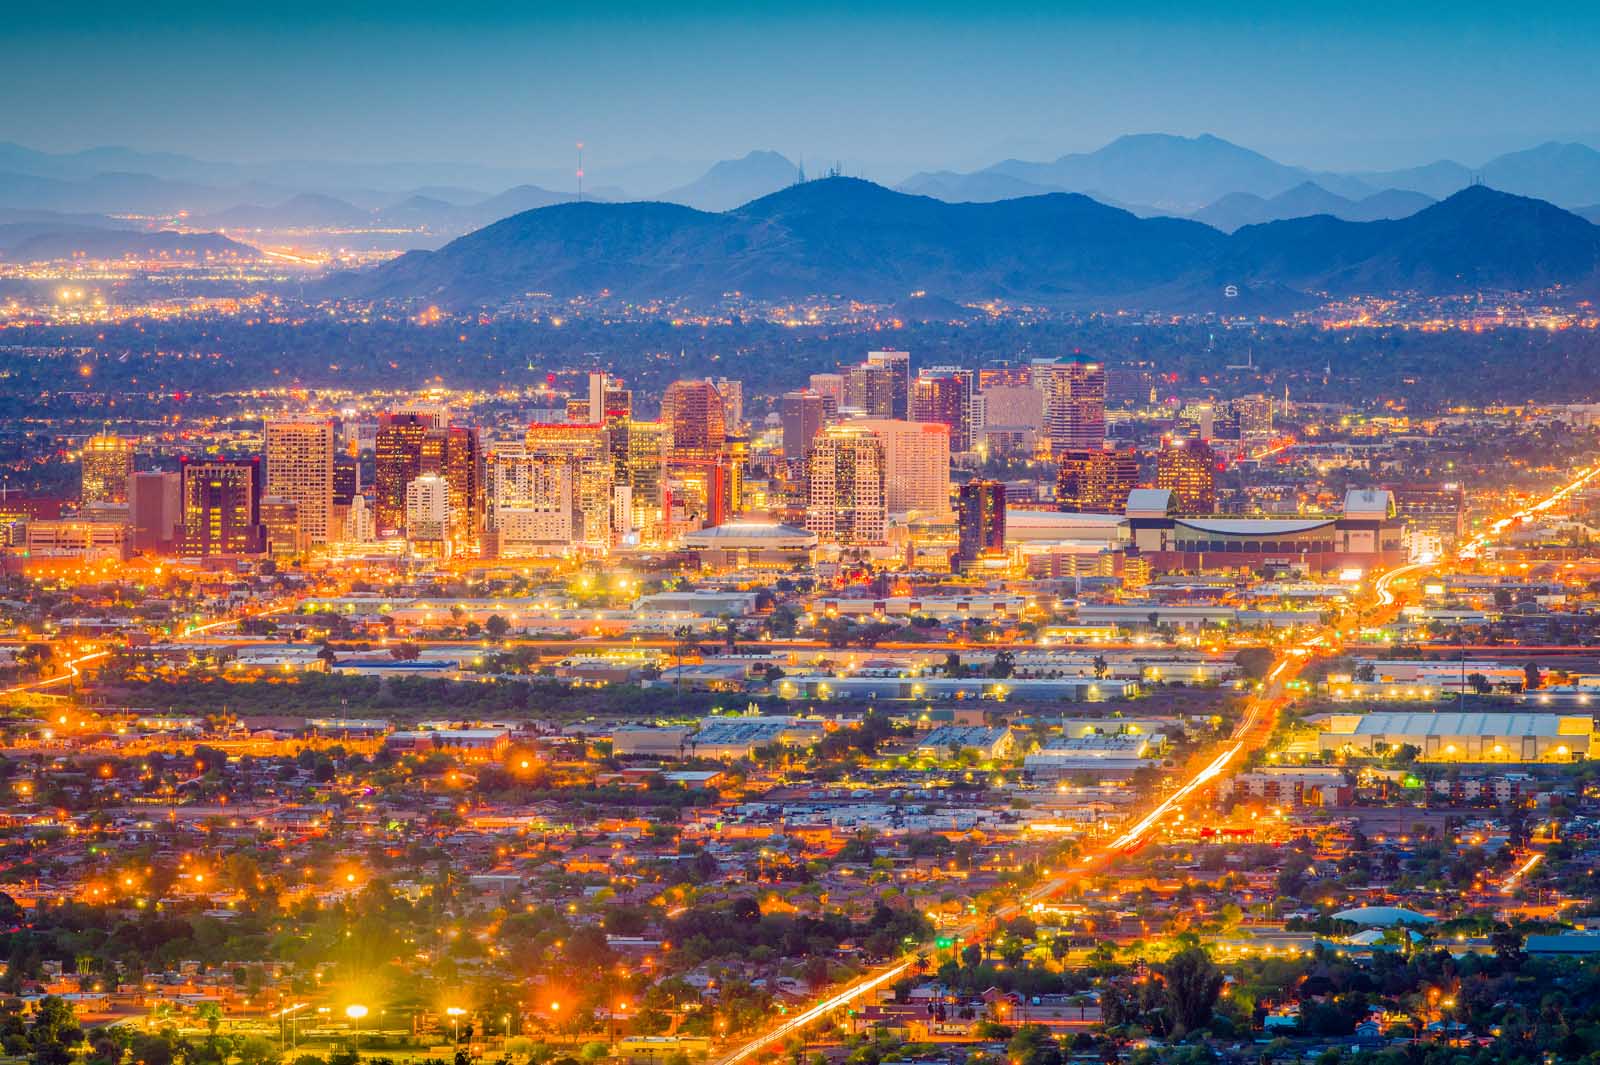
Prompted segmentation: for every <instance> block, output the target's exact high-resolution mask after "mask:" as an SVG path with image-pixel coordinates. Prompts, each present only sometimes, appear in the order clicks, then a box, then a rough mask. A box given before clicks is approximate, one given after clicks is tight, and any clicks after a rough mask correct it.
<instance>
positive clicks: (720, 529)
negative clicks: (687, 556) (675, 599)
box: [683, 521, 817, 548]
mask: <svg viewBox="0 0 1600 1065" xmlns="http://www.w3.org/2000/svg"><path fill="white" fill-rule="evenodd" d="M816 543H817V534H816V533H814V532H811V531H810V530H809V529H797V528H795V527H794V526H793V525H782V524H779V523H778V522H764V521H730V522H728V523H727V524H725V525H717V526H713V527H712V528H710V529H700V530H698V531H697V532H692V533H688V534H686V535H685V536H684V538H683V544H684V546H685V547H707V548H709V547H785V546H789V547H813V546H815V545H816Z"/></svg>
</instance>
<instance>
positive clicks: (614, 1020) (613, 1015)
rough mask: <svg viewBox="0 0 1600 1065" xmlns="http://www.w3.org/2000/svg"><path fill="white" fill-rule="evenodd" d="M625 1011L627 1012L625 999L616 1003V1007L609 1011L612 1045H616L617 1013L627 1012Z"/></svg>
mask: <svg viewBox="0 0 1600 1065" xmlns="http://www.w3.org/2000/svg"><path fill="white" fill-rule="evenodd" d="M627 1012H628V1003H627V1002H626V1001H624V1002H619V1003H617V1008H616V1009H614V1010H612V1011H611V1045H612V1046H616V1045H617V1014H619V1013H627Z"/></svg>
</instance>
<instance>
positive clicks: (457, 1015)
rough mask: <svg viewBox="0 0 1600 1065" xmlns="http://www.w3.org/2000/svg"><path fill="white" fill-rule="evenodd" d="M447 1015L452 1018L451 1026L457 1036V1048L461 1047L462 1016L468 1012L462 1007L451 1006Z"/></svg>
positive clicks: (446, 1012)
mask: <svg viewBox="0 0 1600 1065" xmlns="http://www.w3.org/2000/svg"><path fill="white" fill-rule="evenodd" d="M444 1012H445V1015H446V1016H447V1017H449V1018H450V1026H451V1030H452V1032H454V1035H455V1044H456V1046H460V1045H461V1015H462V1014H463V1013H466V1012H467V1011H466V1010H464V1009H462V1008H461V1007H460V1006H451V1007H450V1008H449V1009H447V1010H445V1011H444Z"/></svg>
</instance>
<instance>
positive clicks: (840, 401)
mask: <svg viewBox="0 0 1600 1065" xmlns="http://www.w3.org/2000/svg"><path fill="white" fill-rule="evenodd" d="M810 385H811V391H813V392H815V393H816V394H817V395H819V396H821V397H822V409H823V410H825V411H827V414H828V420H829V421H832V420H833V419H835V418H837V417H838V416H839V408H840V407H842V406H844V405H845V402H844V375H843V374H837V373H814V374H812V375H811V380H810Z"/></svg>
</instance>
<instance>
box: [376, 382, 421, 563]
mask: <svg viewBox="0 0 1600 1065" xmlns="http://www.w3.org/2000/svg"><path fill="white" fill-rule="evenodd" d="M431 428H433V425H432V420H431V419H430V418H428V417H427V416H425V415H423V414H418V413H411V414H399V413H395V414H384V415H381V416H380V417H379V419H378V437H377V443H376V446H375V453H376V459H375V464H374V468H373V478H372V489H373V496H374V499H373V518H374V519H375V521H376V523H377V530H378V535H379V536H380V537H392V536H399V535H401V534H402V533H403V532H404V531H405V527H406V485H408V484H410V483H411V482H412V481H414V480H416V479H417V478H418V477H420V476H421V475H422V451H423V442H424V441H425V440H426V439H427V437H428V430H429V429H431Z"/></svg>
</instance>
